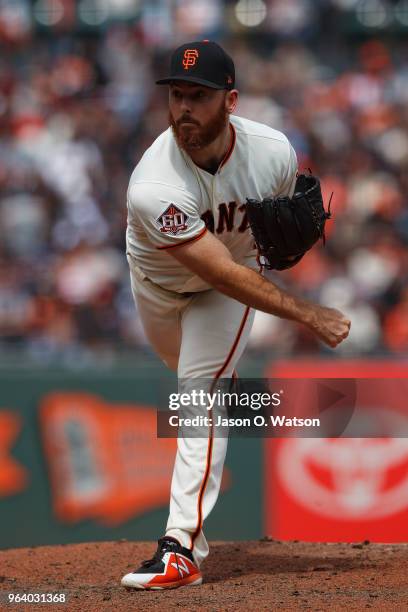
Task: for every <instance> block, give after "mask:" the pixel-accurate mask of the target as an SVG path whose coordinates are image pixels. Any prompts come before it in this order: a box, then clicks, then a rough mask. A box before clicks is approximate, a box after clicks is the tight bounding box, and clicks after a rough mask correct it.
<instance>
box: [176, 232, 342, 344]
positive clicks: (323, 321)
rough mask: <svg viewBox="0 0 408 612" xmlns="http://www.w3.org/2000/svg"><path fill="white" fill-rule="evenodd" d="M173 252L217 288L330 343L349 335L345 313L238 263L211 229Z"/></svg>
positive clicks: (178, 258) (183, 262)
mask: <svg viewBox="0 0 408 612" xmlns="http://www.w3.org/2000/svg"><path fill="white" fill-rule="evenodd" d="M171 255H172V256H173V257H175V258H176V259H177V260H178V261H180V263H182V264H184V265H185V266H186V267H187V268H189V269H190V270H191V271H192V272H194V273H195V274H197V275H198V276H200V277H201V278H202V279H203V280H205V281H206V282H207V283H208V284H209V285H211V286H212V287H214V289H217V290H218V291H220V292H221V293H224V294H225V295H228V296H229V297H232V298H234V299H235V300H237V301H239V302H241V303H243V304H245V305H247V306H250V307H252V308H255V309H257V310H262V311H263V312H266V313H268V314H273V315H276V316H278V317H281V318H284V319H289V320H292V321H297V322H299V323H303V324H304V325H306V326H307V327H309V328H310V329H311V330H313V331H314V332H315V333H316V334H317V335H318V336H319V337H320V338H321V339H322V340H323V341H324V342H326V344H328V345H329V346H332V347H335V346H337V344H339V343H340V342H341V341H342V340H344V338H346V337H347V336H348V333H349V329H350V321H349V320H348V319H346V317H344V315H343V314H342V313H341V312H339V311H338V310H335V309H333V308H326V307H323V306H320V305H318V304H314V303H312V302H309V301H307V300H304V299H301V298H298V297H296V296H294V295H291V294H290V293H288V292H287V291H284V290H283V289H281V288H280V287H278V286H277V285H275V284H274V283H272V282H271V281H269V280H267V279H265V278H263V277H262V276H260V275H259V274H258V273H257V272H255V271H254V270H251V269H249V268H246V267H245V266H242V265H240V264H238V263H236V262H235V261H233V259H232V257H231V254H230V252H229V251H228V249H227V248H226V247H225V246H224V245H223V244H222V243H221V242H220V241H219V240H217V238H215V237H214V236H212V235H211V234H210V233H209V232H207V234H206V235H205V236H204V237H203V238H202V239H201V240H199V241H197V242H193V243H190V244H188V245H185V246H181V247H179V248H177V249H172V250H171Z"/></svg>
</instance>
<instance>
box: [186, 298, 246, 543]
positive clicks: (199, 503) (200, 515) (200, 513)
mask: <svg viewBox="0 0 408 612" xmlns="http://www.w3.org/2000/svg"><path fill="white" fill-rule="evenodd" d="M249 311H250V308H249V306H247V307H246V309H245V313H244V316H243V317H242V321H241V325H240V326H239V330H238V333H237V335H236V338H235V340H234V343H233V345H232V347H231V350H230V352H229V353H228V357H227V358H226V360H225V361H224V364H223V365H222V366H221V368H220V369H219V370H218V372H217V374H216V375H215V377H214V381H213V383H212V385H211V393H212V392H213V389H214V385H215V383H216V381H217V380H218V379H219V378H220V376H221V374H222V373H223V372H224V371H225V369H226V368H227V366H228V364H229V362H230V361H231V359H232V356H233V355H234V352H235V350H236V348H237V346H238V343H239V341H240V339H241V336H242V332H243V331H244V327H245V324H246V322H247V319H248V315H249ZM234 374H235V376H236V372H235V370H234V372H233V376H234ZM209 412H210V411H209ZM213 439H214V436H213V424H212V422H211V425H210V429H209V437H208V446H207V458H206V466H205V472H204V477H203V480H202V482H201V487H200V491H199V493H198V500H197V514H198V520H197V526H196V528H195V531H194V533H193V535H192V536H191V547H190V549H191V550H193V548H194V542H195V540H196V539H197V536H198V534H199V533H200V531H201V528H202V526H203V509H202V502H203V497H204V493H205V489H206V487H207V483H208V477H209V475H210V467H211V459H212V449H213Z"/></svg>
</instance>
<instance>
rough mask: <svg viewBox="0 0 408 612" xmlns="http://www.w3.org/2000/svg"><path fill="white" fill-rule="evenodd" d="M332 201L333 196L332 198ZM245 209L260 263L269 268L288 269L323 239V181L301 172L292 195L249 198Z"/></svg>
mask: <svg viewBox="0 0 408 612" xmlns="http://www.w3.org/2000/svg"><path fill="white" fill-rule="evenodd" d="M330 200H331V198H330ZM246 210H247V214H248V221H249V224H250V226H251V230H252V234H253V236H254V238H255V242H256V245H257V247H258V251H259V255H260V256H261V257H262V258H263V261H262V262H261V263H262V265H264V266H265V267H266V268H267V269H268V270H286V269H287V268H291V267H292V266H294V265H295V264H297V263H298V262H299V261H300V260H301V259H302V257H303V255H304V254H305V253H306V251H308V250H309V249H311V248H312V246H313V245H314V244H315V243H316V242H317V241H318V240H319V238H323V242H324V226H325V223H326V219H329V218H330V217H331V213H330V202H329V207H328V211H326V210H325V209H324V204H323V198H322V191H321V189H320V181H319V179H318V178H316V177H315V176H313V175H312V174H309V175H306V174H300V175H299V176H298V178H297V181H296V185H295V192H294V194H293V197H292V198H289V197H287V196H284V197H282V196H281V197H278V198H264V199H263V200H262V202H261V201H260V200H254V199H250V198H247V204H246Z"/></svg>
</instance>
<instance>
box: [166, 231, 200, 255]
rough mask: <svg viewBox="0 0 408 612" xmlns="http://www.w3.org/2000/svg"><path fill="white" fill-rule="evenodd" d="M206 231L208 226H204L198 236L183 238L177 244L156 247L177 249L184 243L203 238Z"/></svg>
mask: <svg viewBox="0 0 408 612" xmlns="http://www.w3.org/2000/svg"><path fill="white" fill-rule="evenodd" d="M206 231H207V228H206V227H204V228H203V229H202V230H201V232H200V233H199V234H197V236H193V237H192V238H188V239H187V240H183V242H178V243H177V244H169V246H159V247H156V249H159V250H161V251H163V250H167V249H175V248H176V247H179V246H183V244H188V243H189V242H194V241H195V240H200V238H202V237H203V236H204V234H205V232H206Z"/></svg>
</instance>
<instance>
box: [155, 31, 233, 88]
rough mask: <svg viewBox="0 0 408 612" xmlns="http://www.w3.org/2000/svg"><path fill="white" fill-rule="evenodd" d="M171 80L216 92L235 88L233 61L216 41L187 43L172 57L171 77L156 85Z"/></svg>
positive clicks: (161, 80)
mask: <svg viewBox="0 0 408 612" xmlns="http://www.w3.org/2000/svg"><path fill="white" fill-rule="evenodd" d="M171 81H187V82H189V83H197V84H198V85H205V86H206V87H212V88H213V89H234V85H235V66H234V62H233V61H232V59H231V57H230V56H229V55H228V53H226V52H225V51H224V49H223V48H222V47H220V45H218V44H217V43H216V42H212V41H209V40H201V41H198V42H191V43H186V44H185V45H181V47H178V48H177V49H176V50H175V51H174V53H173V54H172V56H171V60H170V76H168V77H166V78H164V79H160V80H158V81H156V84H157V85H166V84H167V83H170V82H171Z"/></svg>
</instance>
